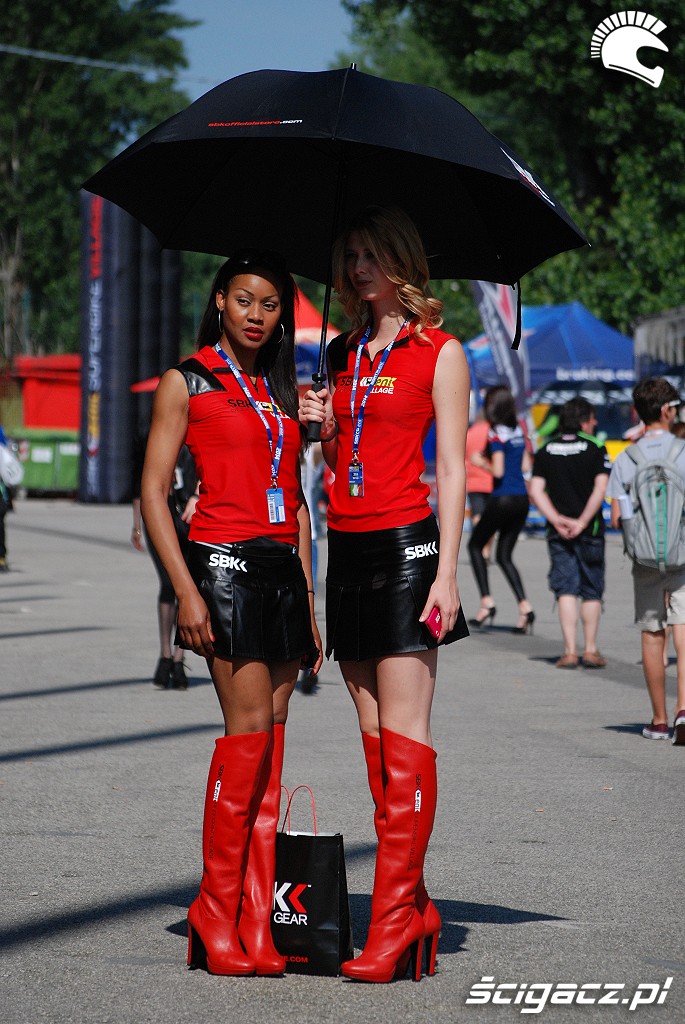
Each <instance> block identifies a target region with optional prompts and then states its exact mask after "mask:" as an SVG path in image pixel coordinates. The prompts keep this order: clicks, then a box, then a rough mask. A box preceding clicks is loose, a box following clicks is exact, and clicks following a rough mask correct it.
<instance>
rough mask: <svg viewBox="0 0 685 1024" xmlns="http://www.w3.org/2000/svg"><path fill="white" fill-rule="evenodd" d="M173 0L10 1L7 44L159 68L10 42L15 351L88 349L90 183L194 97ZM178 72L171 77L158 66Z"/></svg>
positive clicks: (4, 163)
mask: <svg viewBox="0 0 685 1024" xmlns="http://www.w3.org/2000/svg"><path fill="white" fill-rule="evenodd" d="M169 7H170V3H169V0H133V2H125V0H79V2H78V3H76V2H75V0H68V2H65V3H61V4H54V3H48V2H47V0H11V2H10V0H0V44H2V43H3V42H5V43H9V42H10V41H11V43H12V46H14V47H17V48H19V47H20V48H22V49H27V50H33V51H43V52H46V53H53V54H54V53H56V54H62V55H74V56H75V57H77V58H81V59H82V58H85V59H92V60H93V62H97V61H107V62H112V63H115V64H119V65H136V66H139V67H143V68H149V69H150V74H149V76H148V75H145V74H142V73H132V72H130V71H113V70H109V69H104V68H100V67H97V66H84V65H83V64H79V63H76V62H69V63H67V62H61V61H56V60H50V59H47V58H41V57H35V56H27V55H19V54H14V53H11V52H6V51H5V52H3V51H2V50H0V75H1V76H2V83H3V86H2V90H0V287H1V291H0V305H1V306H2V314H3V339H2V346H3V350H4V355H5V356H6V357H7V358H9V357H10V356H11V355H12V354H13V353H15V352H16V351H19V350H21V349H27V348H29V347H30V350H33V351H60V350H70V349H75V348H77V347H78V338H79V330H78V323H79V240H80V211H79V188H80V186H81V184H82V182H83V181H84V180H85V179H86V178H87V177H88V176H89V175H90V174H91V173H93V172H94V171H95V170H96V169H97V168H98V167H99V166H101V165H102V164H104V163H105V162H106V161H107V160H108V159H109V158H110V157H111V156H113V155H114V153H115V152H116V151H117V150H118V149H120V148H121V147H122V145H123V144H124V143H126V142H128V141H131V140H132V139H133V138H135V137H136V136H138V135H140V134H142V133H143V132H144V131H146V130H147V129H148V128H150V127H151V126H152V125H154V124H156V123H158V122H159V121H161V120H163V119H164V118H166V117H168V116H169V115H171V114H173V113H175V112H176V111H177V110H178V109H180V107H182V106H184V105H185V104H186V103H187V98H186V97H185V96H184V95H183V94H182V93H181V92H179V91H178V90H176V89H175V88H174V87H173V85H172V84H171V77H169V76H173V75H174V74H175V73H176V72H177V71H178V70H179V69H180V68H183V67H185V66H187V62H186V60H185V57H184V54H183V47H182V43H181V41H180V40H179V39H177V38H176V37H175V36H174V35H173V32H177V31H179V30H181V29H183V28H185V27H189V26H192V25H194V24H196V22H191V21H188V20H187V19H184V18H181V17H180V16H178V15H177V14H175V13H172V12H171V11H169V10H168V8H169ZM160 71H161V72H165V73H167V77H165V78H163V79H160V78H159V72H160Z"/></svg>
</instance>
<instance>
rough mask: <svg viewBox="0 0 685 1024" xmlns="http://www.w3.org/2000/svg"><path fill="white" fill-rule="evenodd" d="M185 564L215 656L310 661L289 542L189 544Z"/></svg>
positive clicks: (303, 593)
mask: <svg viewBox="0 0 685 1024" xmlns="http://www.w3.org/2000/svg"><path fill="white" fill-rule="evenodd" d="M187 564H188V569H189V571H190V575H191V576H192V577H193V581H194V583H195V585H196V587H197V589H198V590H199V591H200V594H201V595H202V597H203V598H204V601H205V603H206V605H207V608H208V609H209V614H210V618H211V622H212V630H213V632H214V651H215V653H216V655H217V657H219V658H250V659H254V660H255V661H270V662H271V661H294V660H295V659H296V658H304V657H311V655H312V652H313V651H314V650H315V649H316V648H315V646H314V637H313V636H312V628H311V617H310V614H309V598H308V595H307V580H306V578H305V575H304V571H303V569H302V563H301V561H300V557H299V555H298V553H297V548H295V547H293V545H292V544H282V543H281V542H279V541H275V540H271V538H270V537H255V538H253V539H252V540H246V541H240V542H238V543H235V544H212V545H209V544H200V543H197V542H192V541H191V543H190V545H189V552H188V558H187ZM181 646H183V645H181Z"/></svg>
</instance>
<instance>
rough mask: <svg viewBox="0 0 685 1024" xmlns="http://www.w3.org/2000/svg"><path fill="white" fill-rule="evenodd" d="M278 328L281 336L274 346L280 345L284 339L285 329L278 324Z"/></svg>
mask: <svg viewBox="0 0 685 1024" xmlns="http://www.w3.org/2000/svg"><path fill="white" fill-rule="evenodd" d="M278 326H279V327H280V328H281V336H280V338H279V339H278V341H277V342H276V344H277V345H280V344H281V342H282V341H283V339H284V338H285V327H284V326H283V324H279V325H278Z"/></svg>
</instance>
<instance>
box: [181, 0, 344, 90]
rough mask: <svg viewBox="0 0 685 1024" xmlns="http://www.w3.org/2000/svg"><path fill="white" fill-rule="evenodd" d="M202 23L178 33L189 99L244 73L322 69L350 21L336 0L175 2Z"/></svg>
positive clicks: (338, 46)
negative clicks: (187, 63) (273, 69)
mask: <svg viewBox="0 0 685 1024" xmlns="http://www.w3.org/2000/svg"><path fill="white" fill-rule="evenodd" d="M172 6H173V8H174V9H175V10H177V11H178V12H179V13H180V14H182V15H184V16H185V17H186V18H189V19H194V20H198V21H202V22H203V24H202V25H201V26H198V27H197V28H193V29H188V30H187V31H186V32H184V33H182V34H181V38H182V39H183V42H184V45H185V49H186V56H187V58H188V60H189V62H190V66H189V68H188V70H187V71H186V72H185V73H184V74H183V75H182V81H181V82H180V84H181V86H182V88H183V89H184V91H185V92H187V93H188V95H189V96H190V98H191V100H195V99H197V97H198V96H201V95H202V94H203V93H205V92H208V91H209V90H210V89H211V88H213V87H214V86H215V85H218V84H219V83H220V82H224V81H226V79H227V78H234V77H235V75H241V74H243V73H244V72H246V71H259V70H261V69H263V68H278V69H281V70H285V71H326V70H328V68H329V67H330V65H331V62H332V61H334V59H335V56H336V53H337V52H338V51H340V50H346V49H349V40H348V35H349V31H350V28H351V24H350V18H349V16H348V15H347V14H346V13H345V11H343V9H342V7H341V5H340V2H339V0H176V3H174V4H173V5H172Z"/></svg>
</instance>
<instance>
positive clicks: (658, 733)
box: [642, 720, 685, 740]
mask: <svg viewBox="0 0 685 1024" xmlns="http://www.w3.org/2000/svg"><path fill="white" fill-rule="evenodd" d="M684 724H685V720H684ZM642 735H643V736H644V738H645V739H646V740H668V739H670V737H671V732H670V730H669V728H668V725H667V724H666V722H660V723H659V724H658V725H655V724H654V722H650V723H649V725H646V726H645V727H644V729H643V730H642Z"/></svg>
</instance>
